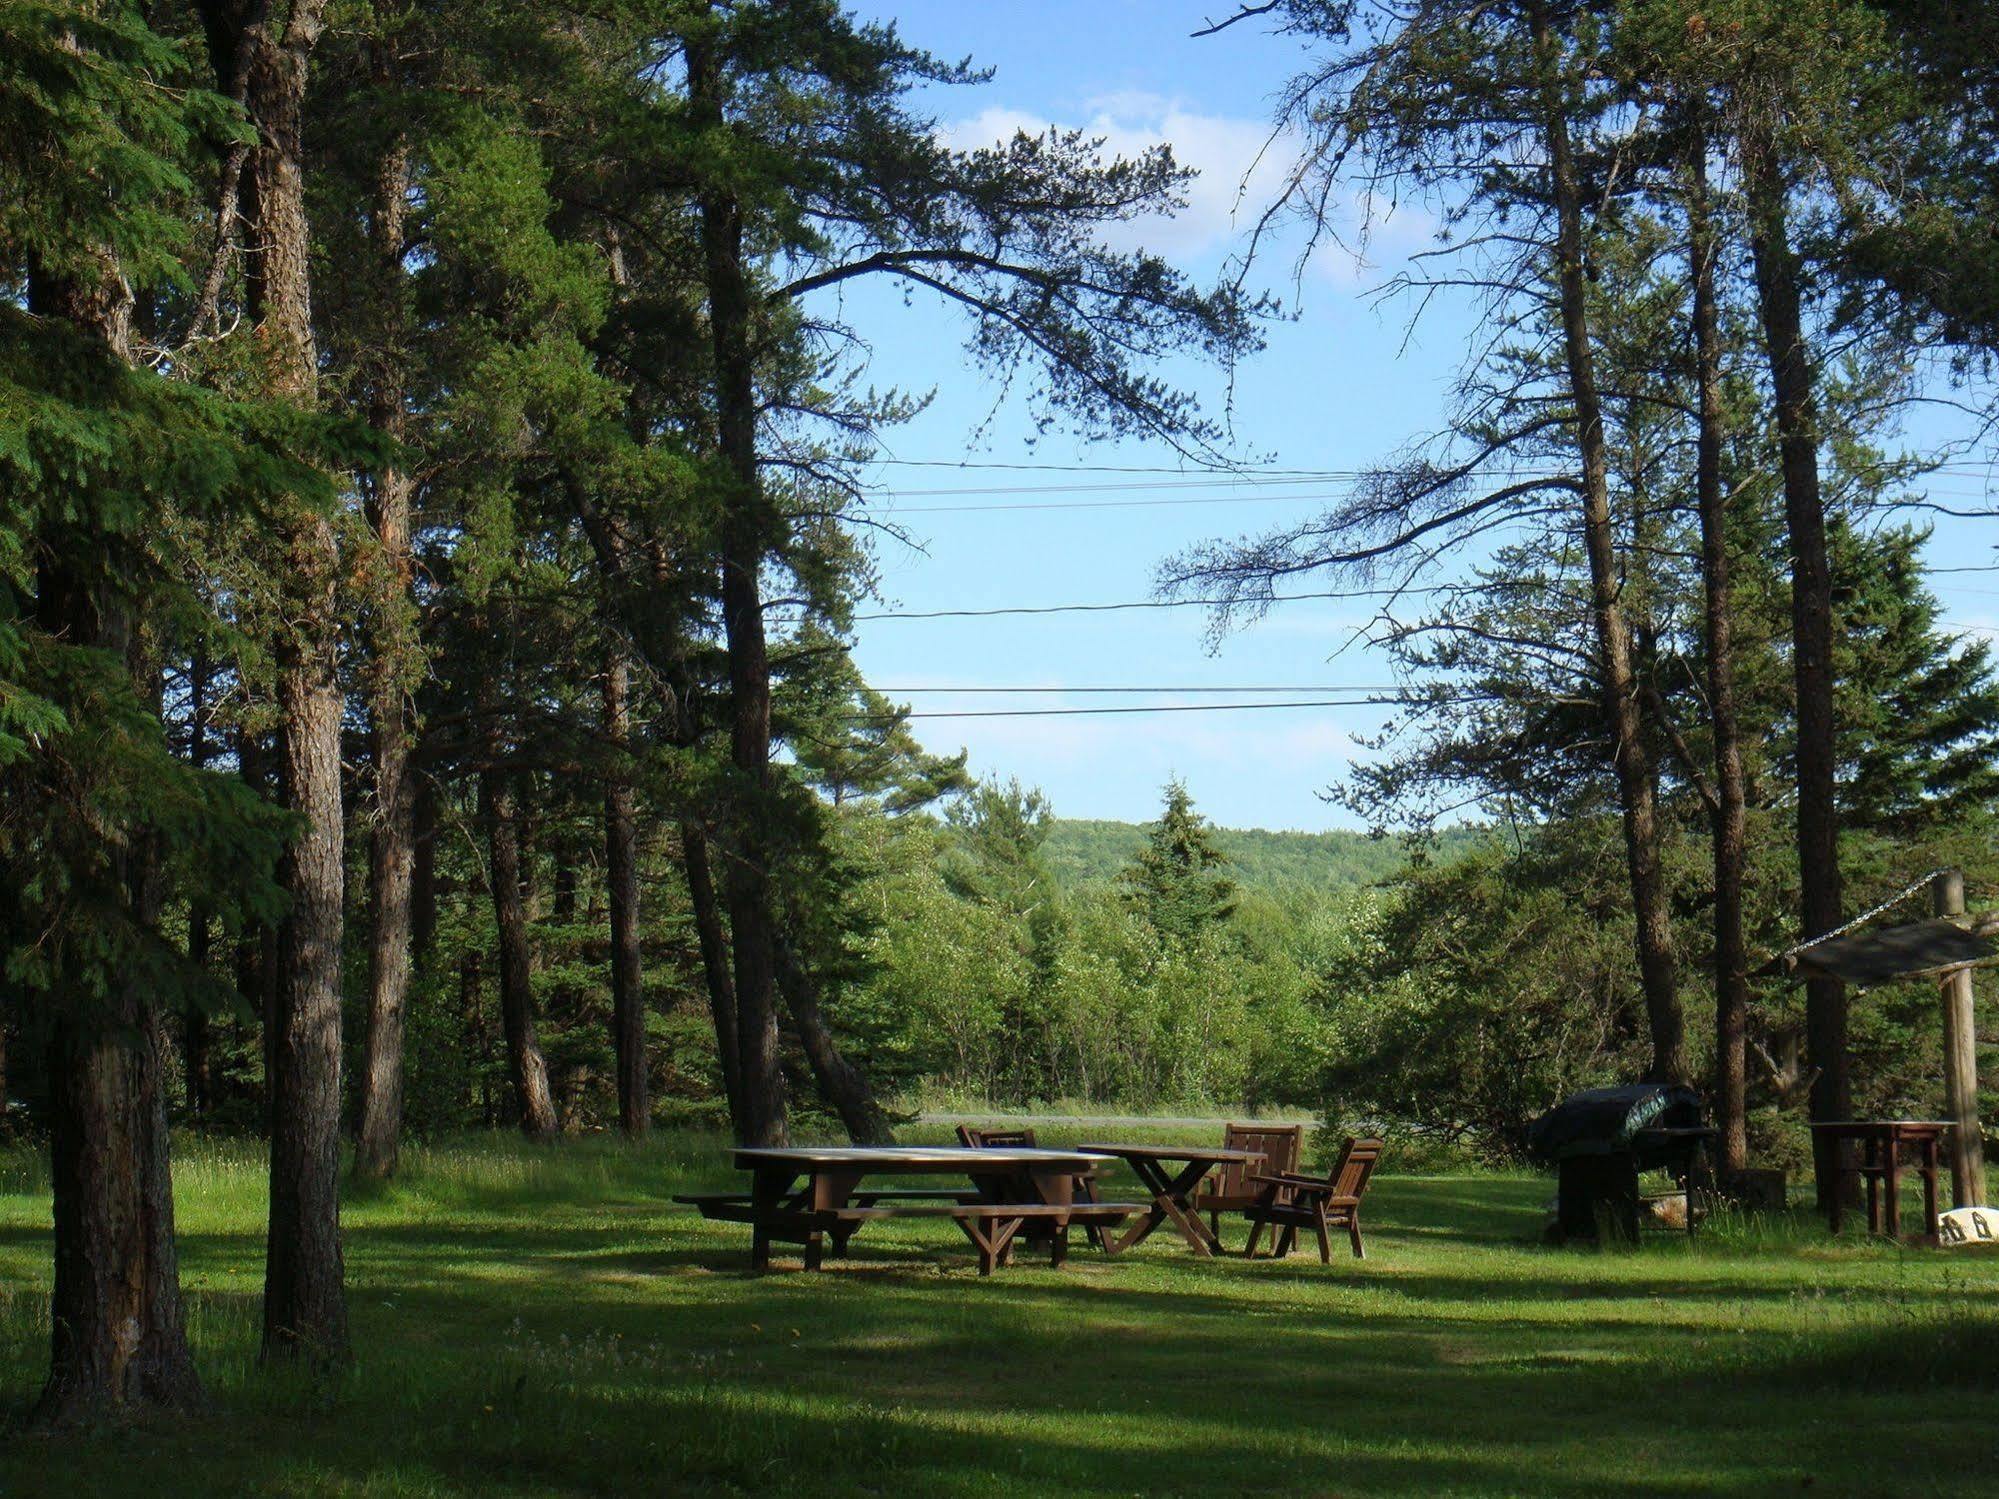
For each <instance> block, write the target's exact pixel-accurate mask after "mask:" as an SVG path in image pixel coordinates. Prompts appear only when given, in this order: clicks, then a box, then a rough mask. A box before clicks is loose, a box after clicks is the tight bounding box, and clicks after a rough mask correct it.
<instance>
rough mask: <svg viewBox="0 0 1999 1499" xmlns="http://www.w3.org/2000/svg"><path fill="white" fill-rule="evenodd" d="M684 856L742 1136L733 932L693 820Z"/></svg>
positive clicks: (727, 1087) (718, 1042)
mask: <svg viewBox="0 0 1999 1499" xmlns="http://www.w3.org/2000/svg"><path fill="white" fill-rule="evenodd" d="M680 858H681V867H682V868H683V870H685V872H686V875H687V900H688V904H689V905H690V906H692V907H693V909H694V932H695V935H696V937H697V938H698V939H699V940H700V943H701V970H702V973H703V975H704V976H705V978H706V979H707V988H708V1013H709V1015H710V1016H711V1017H712V1019H713V1020H714V1023H715V1057H716V1061H717V1063H718V1064H719V1066H720V1068H721V1072H722V1093H723V1096H724V1098H726V1099H727V1101H728V1105H729V1124H730V1128H731V1130H732V1131H733V1132H734V1134H735V1136H736V1138H737V1139H739V1140H740V1139H742V1138H743V1137H744V1136H743V1088H742V1079H741V1075H740V1073H739V1071H738V1058H739V1056H740V1052H739V1049H738V1047H737V1043H736V986H735V981H734V980H733V979H732V978H731V977H730V976H729V937H728V933H726V932H725V931H723V930H722V910H721V906H720V903H719V902H718V901H717V900H716V899H715V880H714V876H713V874H712V872H711V871H710V870H709V867H708V835H707V834H706V833H704V832H703V831H702V830H701V827H700V825H699V824H697V823H695V822H693V821H692V820H686V821H683V822H682V823H681V824H680Z"/></svg>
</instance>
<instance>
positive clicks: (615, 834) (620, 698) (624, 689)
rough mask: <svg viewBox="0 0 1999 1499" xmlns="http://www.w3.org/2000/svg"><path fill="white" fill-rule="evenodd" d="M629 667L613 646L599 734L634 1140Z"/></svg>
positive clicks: (638, 1096)
mask: <svg viewBox="0 0 1999 1499" xmlns="http://www.w3.org/2000/svg"><path fill="white" fill-rule="evenodd" d="M631 728H632V715H631V666H630V663H629V662H627V661H626V659H625V654H624V650H623V648H622V647H620V646H617V645H615V644H614V645H613V646H612V648H611V659H610V661H609V662H608V663H607V664H606V667H605V671H604V734H605V737H606V738H607V739H609V740H610V742H611V746H612V751H613V753H614V754H616V755H617V756H618V757H619V760H618V763H617V764H616V765H614V766H613V768H612V770H611V774H610V777H609V779H608V780H606V781H605V783H604V866H605V871H606V880H607V883H608V887H609V900H610V907H611V1041H612V1046H613V1049H614V1051H615V1052H616V1054H617V1062H618V1127H619V1128H620V1129H622V1130H623V1131H624V1132H625V1134H626V1136H627V1137H628V1138H630V1139H633V1140H639V1139H643V1138H645V1134H646V1131H647V1129H648V1128H649V1127H650V1126H651V1124H652V1097H651V1091H650V1080H649V1074H648V1072H647V1068H646V1010H645V974H644V970H643V968H642V967H641V958H640V953H639V860H638V852H639V850H638V821H637V817H636V816H635V814H634V812H633V809H632V781H631V773H630V769H629V767H628V766H627V765H626V764H625V761H624V757H625V756H626V755H628V754H629V753H630V750H631Z"/></svg>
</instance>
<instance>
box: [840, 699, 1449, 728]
mask: <svg viewBox="0 0 1999 1499" xmlns="http://www.w3.org/2000/svg"><path fill="white" fill-rule="evenodd" d="M1436 701H1437V699H1434V698H1388V697H1352V698H1313V699H1311V700H1309V701H1304V702H1286V703H1146V704H1143V705H1141V706H1138V707H1131V708H976V709H967V710H965V711H963V712H953V711H948V710H942V709H939V710H936V711H932V712H925V713H901V714H882V713H856V714H851V715H849V716H848V720H847V721H848V722H850V723H886V722H892V721H894V720H897V719H909V718H1083V717H1104V716H1108V715H1111V714H1122V713H1253V712H1261V711H1267V710H1269V709H1272V708H1375V707H1411V706H1419V705H1428V704H1431V703H1434V702H1436ZM1450 701H1452V702H1483V701H1487V699H1484V698H1453V699H1450Z"/></svg>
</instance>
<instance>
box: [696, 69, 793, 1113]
mask: <svg viewBox="0 0 1999 1499" xmlns="http://www.w3.org/2000/svg"><path fill="white" fill-rule="evenodd" d="M687 75H688V91H689V96H690V99H691V101H692V106H693V114H694V118H695V123H696V125H697V127H704V128H708V129H712V130H716V131H720V130H721V129H723V128H724V120H723V113H722V80H721V75H720V71H719V68H718V66H717V62H716V59H715V56H714V53H713V51H712V49H711V46H710V44H709V43H708V42H706V41H692V42H689V44H688V46H687ZM699 206H700V219H701V250H702V260H703V265H704V267H705V271H706V278H707V289H708V323H709V330H710V335H711V338H712V341H713V345H714V357H715V402H716V419H717V426H718V430H719V435H720V439H721V452H722V460H723V463H724V464H725V465H726V467H727V470H728V474H729V479H730V481H731V493H730V494H729V495H728V497H727V500H728V504H727V510H726V512H725V515H724V518H723V523H722V627H723V632H724V635H725V637H726V643H727V650H728V658H729V697H730V713H731V725H730V741H729V750H730V763H731V764H732V765H733V766H734V768H735V779H734V784H733V786H732V787H731V795H730V806H729V811H730V814H731V825H730V829H729V832H730V840H729V846H728V847H727V848H726V849H725V858H726V869H725V873H724V881H723V886H724V889H725V891H726V892H727V898H728V905H729V933H730V938H731V941H732V942H733V944H734V947H735V960H736V961H735V993H736V1040H737V1068H738V1073H739V1082H740V1087H741V1090H742V1118H741V1120H740V1122H739V1133H740V1137H741V1139H742V1142H743V1143H744V1144H746V1145H781V1144H783V1143H784V1140H785V1105H784V1074H783V1072H782V1070H781V1069H780V1067H779V1060H778V1032H777V1003H776V945H777V923H776V920H775V917H774V914H773V910H772V902H771V888H770V875H771V864H772V853H773V850H772V848H771V840H770V838H769V836H768V831H767V823H768V821H769V819H770V816H771V812H770V808H769V806H768V801H769V798H770V659H769V652H768V648H767V644H766V641H765V637H764V617H763V593H762V582H761V573H762V569H763V562H764V556H765V551H766V540H767V531H768V525H769V516H768V511H769V504H768V501H767V499H766V497H765V495H764V493H763V486H762V483H761V480H760V477H759V474H758V471H757V446H756V444H757V400H756V382H755V365H754V356H753V354H752V351H751V303H750V285H749V277H748V274H747V272H746V271H745V269H744V265H743V214H742V206H741V204H739V203H738V202H737V201H736V200H735V198H733V197H731V196H730V195H729V194H728V193H726V192H724V191H720V190H712V189H711V190H709V191H707V192H704V193H703V194H702V196H701V199H700V205H699Z"/></svg>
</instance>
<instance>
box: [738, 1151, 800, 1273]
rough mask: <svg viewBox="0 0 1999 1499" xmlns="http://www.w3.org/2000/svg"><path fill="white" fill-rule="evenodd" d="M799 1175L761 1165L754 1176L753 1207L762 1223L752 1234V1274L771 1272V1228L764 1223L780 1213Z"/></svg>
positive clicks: (751, 1195)
mask: <svg viewBox="0 0 1999 1499" xmlns="http://www.w3.org/2000/svg"><path fill="white" fill-rule="evenodd" d="M797 1176H798V1173H797V1172H796V1171H794V1170H792V1169H791V1168H790V1167H789V1166H759V1167H758V1168H757V1169H756V1170H755V1171H753V1172H752V1173H751V1174H750V1204H751V1206H752V1207H754V1208H755V1209H756V1215H757V1218H758V1220H759V1221H758V1222H756V1223H754V1224H753V1225H752V1226H751V1232H750V1269H751V1270H752V1271H756V1272H762V1271H765V1270H768V1269H770V1227H769V1224H768V1223H767V1222H766V1221H763V1220H765V1219H766V1218H767V1217H769V1216H774V1215H775V1214H776V1213H777V1212H778V1211H779V1208H780V1206H781V1204H782V1203H783V1201H784V1194H785V1192H786V1191H787V1190H788V1189H789V1188H790V1186H791V1184H792V1182H793V1181H794V1180H795V1179H796V1178H797Z"/></svg>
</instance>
